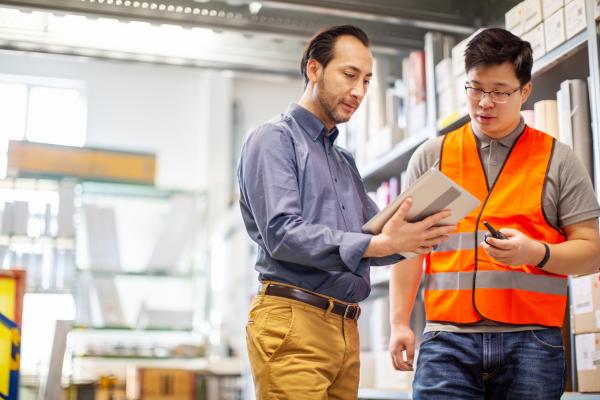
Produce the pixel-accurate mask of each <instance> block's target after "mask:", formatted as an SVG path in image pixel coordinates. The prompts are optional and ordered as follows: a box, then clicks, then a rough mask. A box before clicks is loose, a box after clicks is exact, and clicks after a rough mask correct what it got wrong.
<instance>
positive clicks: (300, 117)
mask: <svg viewBox="0 0 600 400" xmlns="http://www.w3.org/2000/svg"><path fill="white" fill-rule="evenodd" d="M287 112H288V113H289V114H290V115H291V116H292V117H293V118H294V119H295V120H296V122H298V125H300V126H301V127H302V129H303V130H304V132H306V134H307V135H308V136H310V137H311V139H312V140H313V141H317V139H319V138H321V137H322V136H324V135H325V136H327V137H328V138H329V141H330V143H331V144H333V142H334V141H335V139H336V138H337V137H338V134H339V131H338V129H337V126H336V127H334V128H333V129H332V130H331V132H329V135H327V133H328V132H327V128H325V125H324V124H323V122H321V120H320V119H319V118H317V116H316V115H314V114H313V113H311V112H310V111H308V110H307V109H306V108H304V107H302V106H300V105H298V104H297V103H291V104H290V105H289V106H288V111H287Z"/></svg>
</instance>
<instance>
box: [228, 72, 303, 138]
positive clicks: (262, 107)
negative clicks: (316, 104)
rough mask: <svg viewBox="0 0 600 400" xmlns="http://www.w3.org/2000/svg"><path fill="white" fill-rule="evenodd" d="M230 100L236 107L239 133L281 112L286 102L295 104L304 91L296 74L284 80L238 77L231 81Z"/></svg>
mask: <svg viewBox="0 0 600 400" xmlns="http://www.w3.org/2000/svg"><path fill="white" fill-rule="evenodd" d="M234 82H235V84H234V93H233V98H234V100H235V101H236V102H237V104H238V106H239V107H240V113H241V114H240V117H241V121H240V122H241V123H240V125H241V128H242V131H243V132H248V131H249V130H251V129H253V128H255V127H257V126H258V125H260V124H261V123H263V122H264V121H266V120H268V119H270V118H272V117H274V116H275V115H277V114H278V113H280V112H284V111H285V110H286V109H287V106H288V104H289V103H290V102H297V101H298V100H299V99H300V97H301V96H302V92H303V91H304V87H303V83H302V80H301V79H300V74H298V78H297V79H291V78H285V77H268V78H267V77H265V78H262V79H261V78H257V77H240V78H236V79H235V81H234Z"/></svg>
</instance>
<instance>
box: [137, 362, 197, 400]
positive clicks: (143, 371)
mask: <svg viewBox="0 0 600 400" xmlns="http://www.w3.org/2000/svg"><path fill="white" fill-rule="evenodd" d="M194 386H195V385H194V372H192V371H187V370H181V369H161V368H129V369H128V370H127V382H126V392H127V398H128V399H140V400H193V399H194V398H195V390H194Z"/></svg>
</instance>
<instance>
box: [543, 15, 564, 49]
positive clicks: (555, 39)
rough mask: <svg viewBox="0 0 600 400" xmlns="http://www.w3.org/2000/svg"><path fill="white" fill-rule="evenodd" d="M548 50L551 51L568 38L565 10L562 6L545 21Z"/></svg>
mask: <svg viewBox="0 0 600 400" xmlns="http://www.w3.org/2000/svg"><path fill="white" fill-rule="evenodd" d="M544 34H545V39H546V51H550V50H552V49H553V48H555V47H558V46H559V45H560V44H562V43H564V41H565V40H567V34H566V31H565V11H564V9H563V8H560V9H559V10H558V11H557V12H555V13H554V14H552V15H551V16H550V17H548V19H546V21H545V22H544Z"/></svg>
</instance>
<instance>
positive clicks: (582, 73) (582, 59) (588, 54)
mask: <svg viewBox="0 0 600 400" xmlns="http://www.w3.org/2000/svg"><path fill="white" fill-rule="evenodd" d="M586 8H587V10H588V12H587V29H586V30H585V31H582V32H580V33H578V34H576V35H575V36H574V37H572V38H570V39H568V40H567V41H565V42H564V43H562V44H561V45H559V46H558V47H556V48H554V49H553V50H551V51H549V52H547V53H546V54H545V55H543V56H542V57H540V58H539V59H537V60H535V61H534V65H533V69H532V81H533V82H534V89H533V93H532V96H531V98H530V100H529V102H528V103H527V104H526V106H527V105H531V106H532V105H533V102H534V101H537V100H540V99H543V98H545V96H548V93H553V94H555V93H556V91H557V90H558V89H559V85H560V82H561V81H562V80H565V79H572V78H582V79H585V77H586V76H589V77H590V79H589V95H590V104H591V105H592V106H591V110H590V111H591V120H592V135H593V145H594V151H593V154H594V171H595V174H594V183H595V188H596V189H597V188H600V107H598V106H597V105H598V104H599V102H600V58H599V50H598V49H599V46H598V29H597V21H596V20H595V18H594V11H595V9H596V2H595V1H592V0H586ZM499 17H500V16H499ZM502 17H503V15H502ZM432 79H434V77H433V76H431V74H428V75H427V76H426V82H431V81H432ZM594 105H595V106H594ZM468 121H469V116H468V115H467V114H466V113H462V114H459V116H458V117H457V118H456V119H455V120H454V121H452V122H450V123H448V124H447V125H446V126H443V127H438V129H437V130H432V129H430V130H425V131H423V132H422V133H420V134H419V135H415V136H408V138H407V139H406V140H405V141H402V142H400V143H398V144H397V145H396V146H395V147H394V148H393V149H392V150H391V151H390V152H388V153H386V154H385V156H384V157H382V158H381V159H379V160H378V161H377V162H375V163H373V164H369V165H367V166H364V167H363V168H361V170H360V172H361V174H362V176H363V179H364V183H365V187H366V188H367V189H368V190H373V189H375V188H377V186H378V185H379V184H380V183H381V182H383V181H385V180H387V179H389V178H390V177H392V176H398V175H400V172H401V171H403V170H405V169H406V166H407V164H408V160H409V159H410V157H411V156H412V154H413V152H414V151H415V149H416V148H417V147H418V146H419V145H420V144H422V143H423V142H424V141H425V140H427V139H428V138H429V137H432V136H435V135H445V134H446V133H448V132H451V131H453V130H455V129H457V128H459V127H460V126H462V125H464V124H465V123H467V122H468ZM428 125H429V126H435V121H433V120H432V121H429V122H428ZM389 275H390V274H389V271H384V272H383V273H379V272H377V273H376V274H375V275H374V277H373V287H374V297H375V298H377V297H379V296H381V295H384V296H385V295H387V294H386V293H385V292H383V294H382V290H381V289H382V288H385V287H386V286H387V284H388V282H389ZM417 297H418V296H417ZM367 301H369V300H367ZM417 335H418V333H417ZM570 339H571V343H570V346H571V349H574V345H575V343H574V334H573V332H571V334H570ZM571 365H572V366H573V368H572V371H571V376H570V379H571V381H572V382H573V388H574V389H577V383H576V382H577V377H576V375H577V374H576V368H575V351H574V350H573V351H572V354H571ZM597 396H598V395H592V394H590V395H586V394H579V393H565V395H564V396H563V399H588V398H589V399H591V398H597ZM359 398H360V399H365V400H366V399H373V400H375V399H388V398H390V399H391V398H395V399H403V398H410V393H407V392H405V391H390V390H377V389H361V390H360V391H359Z"/></svg>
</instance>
